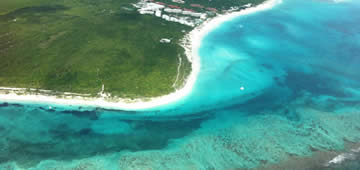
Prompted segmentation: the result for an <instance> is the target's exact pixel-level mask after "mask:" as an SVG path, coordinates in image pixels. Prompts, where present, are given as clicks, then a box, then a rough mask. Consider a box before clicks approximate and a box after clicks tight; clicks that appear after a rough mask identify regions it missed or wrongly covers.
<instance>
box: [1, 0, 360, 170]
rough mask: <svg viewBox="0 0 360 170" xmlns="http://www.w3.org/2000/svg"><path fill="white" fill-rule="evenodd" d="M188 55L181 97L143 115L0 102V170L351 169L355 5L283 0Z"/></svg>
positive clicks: (356, 95)
mask: <svg viewBox="0 0 360 170" xmlns="http://www.w3.org/2000/svg"><path fill="white" fill-rule="evenodd" d="M199 56H200V57H201V71H200V73H199V77H198V80H197V82H196V84H195V86H194V89H193V91H192V93H191V94H190V95H188V96H187V97H185V98H184V99H182V100H180V101H178V102H176V103H173V104H169V105H166V106H161V107H158V108H153V109H151V110H141V111H121V110H111V109H102V108H90V107H81V106H61V105H54V104H49V103H14V102H8V101H2V100H1V99H0V169H1V170H3V169H6V170H12V169H32V170H42V169H59V170H62V169H69V170H70V169H74V170H75V169H77V170H79V169H105V170H122V169H156V170H160V169H251V168H258V169H299V170H302V169H308V170H312V169H314V170H315V169H339V170H340V169H353V170H358V169H360V163H359V162H360V153H359V152H357V151H356V149H357V148H356V147H355V146H358V147H359V146H360V145H359V144H360V1H356V0H344V1H336V2H334V1H330V0H284V1H283V3H281V4H279V5H277V6H275V7H274V8H272V9H269V10H266V11H260V12H257V13H253V14H250V15H244V16H240V17H237V18H234V19H232V20H230V21H227V22H224V23H223V24H221V25H220V26H218V27H217V28H215V29H214V30H213V31H211V32H210V33H209V34H208V35H207V36H205V37H204V39H203V40H202V44H201V47H200V49H199ZM50 106H51V107H50ZM351 149H352V150H351ZM354 149H355V150H354ZM340 153H348V157H349V159H347V160H345V161H343V162H342V163H338V164H327V162H328V161H330V160H331V159H332V158H333V157H335V156H337V155H339V154H340ZM349 155H350V156H349Z"/></svg>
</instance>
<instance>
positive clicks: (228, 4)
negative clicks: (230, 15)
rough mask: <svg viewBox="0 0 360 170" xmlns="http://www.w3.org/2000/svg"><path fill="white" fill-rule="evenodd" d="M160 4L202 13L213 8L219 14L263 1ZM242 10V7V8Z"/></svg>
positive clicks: (187, 0) (197, 0)
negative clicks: (193, 5)
mask: <svg viewBox="0 0 360 170" xmlns="http://www.w3.org/2000/svg"><path fill="white" fill-rule="evenodd" d="M159 1H161V2H165V3H167V4H171V5H176V6H179V7H183V8H188V9H193V10H195V11H198V12H203V11H205V10H206V9H205V8H215V9H217V10H218V12H219V13H221V12H222V10H228V9H230V8H231V7H242V6H244V5H246V4H249V3H251V4H252V5H258V4H261V3H263V2H264V1H265V0H238V1H235V0H184V1H185V3H184V4H179V3H175V2H173V1H172V0H159ZM191 4H199V5H202V6H203V7H204V9H201V8H198V7H192V6H191ZM242 8H244V7H242Z"/></svg>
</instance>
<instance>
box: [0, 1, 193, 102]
mask: <svg viewBox="0 0 360 170" xmlns="http://www.w3.org/2000/svg"><path fill="white" fill-rule="evenodd" d="M14 1H15V2H16V1H19V2H21V1H22V0H14ZM6 2H7V1H5V3H4V2H3V1H1V2H0V6H1V8H0V9H1V11H0V13H5V12H7V11H4V10H3V9H7V8H5V6H6V5H9V8H10V6H11V7H12V8H13V9H14V10H12V11H11V12H8V13H6V14H4V15H1V16H0V60H1V62H0V86H7V87H26V88H39V89H49V90H55V91H63V92H65V91H66V92H77V93H90V94H93V95H95V94H97V93H98V92H99V91H101V86H102V84H104V85H105V92H110V93H111V94H113V95H116V96H121V97H139V96H142V97H144V96H145V97H150V96H158V95H163V94H167V93H170V92H171V91H173V90H174V88H173V87H172V84H173V83H174V81H175V78H176V74H177V67H178V61H179V59H178V57H183V63H185V64H186V65H183V66H182V67H181V68H182V73H185V72H186V73H188V72H189V71H185V70H190V69H191V67H190V64H189V63H187V59H186V57H185V56H184V54H183V49H182V47H180V46H179V45H178V44H177V43H178V41H179V40H180V39H181V38H182V37H183V35H184V33H183V32H182V31H183V30H185V31H189V30H190V29H191V28H189V27H187V26H183V25H180V24H177V23H171V22H166V21H164V20H161V19H159V18H156V17H153V16H147V15H139V14H137V11H136V10H133V9H132V8H131V3H134V2H135V1H132V0H127V1H118V0H100V1H92V0H63V1H53V0H41V5H38V2H40V0H38V1H32V2H33V3H34V5H33V4H28V5H29V6H27V7H24V4H22V3H6ZM9 2H10V0H9ZM16 5H17V6H18V7H19V8H16ZM161 38H170V39H172V40H173V41H172V42H171V43H169V44H162V43H160V42H159V40H160V39H161ZM179 83H183V82H179Z"/></svg>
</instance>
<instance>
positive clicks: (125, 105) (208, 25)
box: [0, 0, 282, 110]
mask: <svg viewBox="0 0 360 170" xmlns="http://www.w3.org/2000/svg"><path fill="white" fill-rule="evenodd" d="M281 2H282V0H267V1H266V2H264V3H262V4H260V5H258V6H256V7H251V8H247V9H245V10H241V11H238V12H231V13H229V14H225V15H219V16H217V17H215V18H211V19H209V20H207V21H206V22H204V23H203V24H201V25H200V26H198V27H196V28H195V29H194V30H193V31H191V32H190V33H189V34H187V35H186V36H185V38H184V39H183V41H182V44H181V45H182V46H183V47H184V48H185V53H186V55H187V57H188V60H189V61H190V62H191V63H192V71H191V73H190V75H189V76H188V78H187V80H186V84H185V85H184V86H183V87H182V88H181V89H178V90H176V91H175V92H173V93H171V94H168V95H165V96H161V97H155V98H151V99H135V100H131V99H119V101H118V102H111V101H108V100H106V99H105V98H104V97H99V98H90V97H84V96H77V97H64V98H58V97H56V96H45V95H38V94H36V95H35V94H26V95H17V94H16V93H15V92H14V91H19V92H21V91H25V89H17V88H8V87H0V89H2V90H9V91H10V93H8V94H0V102H31V103H46V104H49V105H51V104H61V105H72V106H74V105H78V106H92V107H101V108H108V109H121V110H142V109H150V108H154V107H158V106H162V105H166V104H170V103H174V102H176V101H178V100H180V99H182V98H184V97H185V96H187V95H189V94H190V93H191V92H192V89H193V86H194V85H195V82H196V79H197V76H198V74H199V72H200V56H199V55H198V49H199V47H200V45H201V41H202V39H203V37H204V36H206V35H207V34H208V33H209V32H210V31H211V30H213V29H215V28H216V27H218V26H219V25H220V24H221V23H223V22H225V21H228V20H231V19H233V18H235V17H238V16H241V15H247V14H251V13H254V12H258V11H263V10H267V9H270V8H272V7H273V6H275V5H277V4H279V3H281Z"/></svg>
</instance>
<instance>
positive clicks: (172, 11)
mask: <svg viewBox="0 0 360 170" xmlns="http://www.w3.org/2000/svg"><path fill="white" fill-rule="evenodd" d="M164 11H165V12H168V13H181V12H182V10H181V9H171V8H165V9H164Z"/></svg>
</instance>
